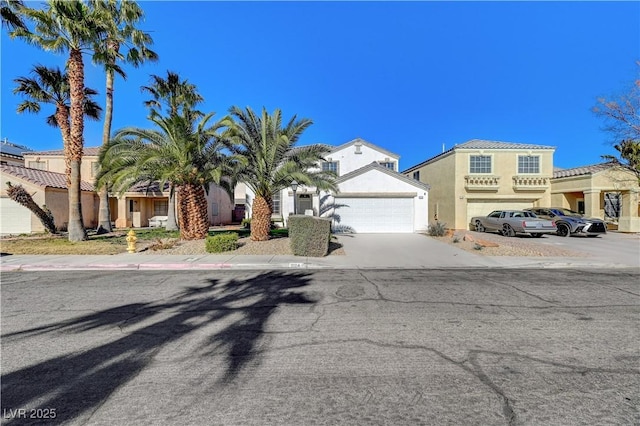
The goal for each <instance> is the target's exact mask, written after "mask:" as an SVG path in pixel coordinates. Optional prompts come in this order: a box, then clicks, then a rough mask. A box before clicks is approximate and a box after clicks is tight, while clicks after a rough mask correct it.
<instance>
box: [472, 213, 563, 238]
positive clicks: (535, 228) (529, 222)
mask: <svg viewBox="0 0 640 426" xmlns="http://www.w3.org/2000/svg"><path fill="white" fill-rule="evenodd" d="M471 225H472V226H473V227H474V228H475V230H476V231H478V232H495V231H497V232H499V233H501V234H502V235H504V236H505V237H514V236H515V235H516V234H530V235H532V236H534V237H538V238H539V237H542V236H543V235H544V234H555V233H556V231H557V228H556V224H555V223H553V221H552V220H547V219H540V218H538V217H537V216H536V215H535V214H533V213H531V212H529V211H525V210H495V211H492V212H491V213H489V214H488V215H487V216H476V217H473V218H471Z"/></svg>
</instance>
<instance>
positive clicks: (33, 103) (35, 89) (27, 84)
mask: <svg viewBox="0 0 640 426" xmlns="http://www.w3.org/2000/svg"><path fill="white" fill-rule="evenodd" d="M31 74H32V75H33V77H18V78H16V79H15V80H13V81H14V82H16V83H17V86H16V87H15V88H14V89H13V93H14V94H20V95H22V96H23V97H25V98H26V99H25V100H24V101H23V102H21V103H20V104H18V108H17V112H18V113H23V112H30V113H36V114H37V113H39V112H40V110H41V108H42V104H50V105H53V106H54V107H55V111H54V113H53V114H51V115H50V116H48V117H47V120H46V121H47V124H49V125H50V126H53V127H58V128H59V129H60V133H61V134H62V142H63V146H64V153H65V161H66V175H67V186H69V184H70V183H71V167H70V164H69V159H70V156H69V153H68V149H69V139H70V137H71V124H70V123H69V110H70V97H71V95H70V93H69V78H68V76H67V74H66V73H63V72H62V71H61V70H60V68H58V67H56V68H48V67H46V66H44V65H36V66H34V67H33V69H32V70H31ZM96 94H97V92H96V91H95V90H93V89H90V88H88V87H85V88H84V96H85V97H84V115H85V117H87V118H90V119H92V120H99V119H100V112H101V111H102V108H100V106H99V105H98V104H97V103H96V102H95V101H94V100H93V99H92V97H93V96H94V95H96Z"/></svg>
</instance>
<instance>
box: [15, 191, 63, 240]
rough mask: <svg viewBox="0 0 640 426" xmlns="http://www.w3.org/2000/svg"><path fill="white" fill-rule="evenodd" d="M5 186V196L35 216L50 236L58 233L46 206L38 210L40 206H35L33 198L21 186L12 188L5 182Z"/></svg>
mask: <svg viewBox="0 0 640 426" xmlns="http://www.w3.org/2000/svg"><path fill="white" fill-rule="evenodd" d="M7 186H8V188H7V195H8V196H9V198H11V199H12V200H13V201H15V202H16V203H18V204H21V205H23V206H25V207H26V208H28V209H29V210H31V212H32V213H33V214H35V215H36V217H37V218H38V219H39V220H40V222H42V225H44V227H45V229H46V230H47V231H48V232H50V233H52V234H57V233H58V231H57V230H56V225H55V222H54V220H53V215H52V214H51V211H49V209H47V208H46V206H45V207H44V209H43V208H40V206H39V205H37V204H36V202H35V201H33V197H32V196H31V194H29V193H28V192H27V191H26V190H25V189H24V187H23V186H22V185H16V186H13V185H12V184H11V182H7ZM45 209H46V210H45Z"/></svg>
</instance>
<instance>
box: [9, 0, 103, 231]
mask: <svg viewBox="0 0 640 426" xmlns="http://www.w3.org/2000/svg"><path fill="white" fill-rule="evenodd" d="M19 13H20V16H21V17H24V18H26V19H27V20H28V22H27V25H30V24H31V25H33V29H30V28H29V29H25V28H20V27H18V28H15V29H14V30H13V31H10V33H9V35H10V36H11V37H12V38H13V37H19V38H22V39H24V40H25V41H27V42H28V43H30V44H33V45H35V46H38V47H40V48H42V49H44V50H47V51H52V52H55V53H63V52H66V53H68V54H69V56H68V59H67V72H68V74H69V92H70V99H71V104H70V108H69V116H70V131H69V145H68V151H67V152H68V156H69V165H70V167H71V182H70V185H69V189H68V191H69V220H68V231H69V240H70V241H82V240H86V239H87V231H86V229H85V227H84V223H83V220H82V204H81V192H80V181H81V176H80V164H81V162H82V151H83V148H84V137H83V132H84V93H85V90H84V60H83V58H82V54H83V52H86V51H91V50H92V48H93V46H94V43H95V40H97V39H100V38H101V37H102V34H104V33H105V31H106V28H105V27H104V24H103V23H102V22H101V20H100V19H99V17H98V15H97V14H96V13H95V12H94V11H92V10H91V9H90V8H89V7H88V6H87V5H86V4H85V3H83V2H81V1H78V0H73V1H69V0H48V1H47V3H46V7H45V9H32V8H28V7H25V8H21V9H20V10H19Z"/></svg>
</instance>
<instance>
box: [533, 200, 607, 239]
mask: <svg viewBox="0 0 640 426" xmlns="http://www.w3.org/2000/svg"><path fill="white" fill-rule="evenodd" d="M527 210H528V211H530V212H533V213H534V214H535V215H536V216H538V217H542V218H545V219H551V220H553V221H554V222H555V223H556V227H557V228H558V232H557V234H558V235H560V236H561V237H568V236H569V235H586V236H587V237H597V236H598V235H604V234H606V233H607V224H606V223H605V222H604V220H602V219H595V218H587V217H584V215H582V214H580V213H578V212H574V211H573V210H569V209H565V208H563V207H536V208H532V209H527Z"/></svg>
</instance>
